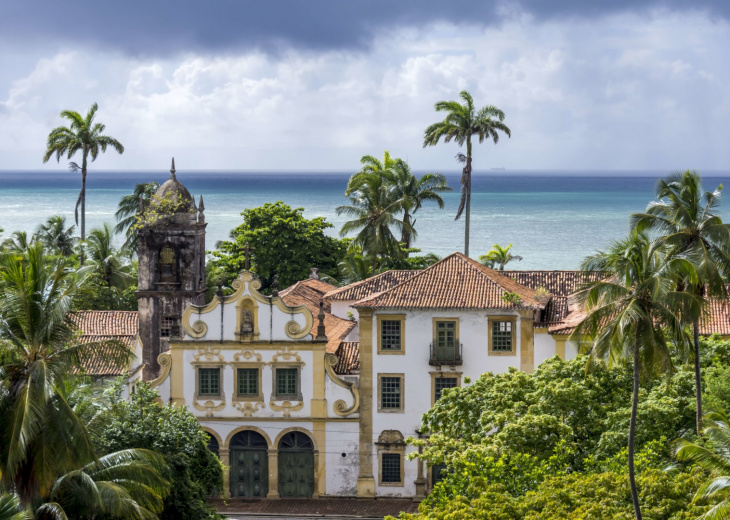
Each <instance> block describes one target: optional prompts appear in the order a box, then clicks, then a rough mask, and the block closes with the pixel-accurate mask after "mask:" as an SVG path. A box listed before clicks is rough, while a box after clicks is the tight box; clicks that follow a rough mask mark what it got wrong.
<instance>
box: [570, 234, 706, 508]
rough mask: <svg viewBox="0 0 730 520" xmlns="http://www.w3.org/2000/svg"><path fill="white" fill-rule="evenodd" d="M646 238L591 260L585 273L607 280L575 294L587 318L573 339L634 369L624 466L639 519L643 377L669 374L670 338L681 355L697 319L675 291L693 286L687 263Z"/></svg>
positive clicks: (635, 237) (685, 296)
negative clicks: (688, 326)
mask: <svg viewBox="0 0 730 520" xmlns="http://www.w3.org/2000/svg"><path fill="white" fill-rule="evenodd" d="M664 253H665V251H662V250H661V249H660V248H657V247H654V246H652V245H651V243H650V240H649V238H648V237H647V236H646V235H645V234H641V233H638V232H632V233H631V234H630V236H629V237H628V238H625V239H623V240H620V241H617V242H614V243H613V244H612V245H611V247H610V248H609V250H608V251H607V252H599V253H597V254H596V255H594V256H592V257H589V258H588V259H587V260H586V261H585V262H584V264H583V269H584V270H585V271H589V272H595V271H599V272H604V273H606V274H607V277H606V278H604V279H602V280H598V281H594V282H590V283H588V284H586V285H585V286H584V287H583V288H581V289H580V290H579V291H578V292H577V293H576V298H577V301H578V303H579V304H580V305H581V306H582V308H583V311H584V312H585V318H584V319H583V320H582V321H581V322H580V323H579V325H578V326H577V327H576V330H575V332H574V333H573V337H574V338H577V339H579V340H582V341H586V340H588V341H590V344H591V357H592V358H599V359H607V360H608V361H609V362H610V363H611V362H614V363H615V362H618V361H619V360H626V361H628V362H629V363H630V364H631V366H632V370H633V378H632V379H633V394H632V403H631V418H630V421H629V438H628V458H629V461H628V466H629V468H628V469H629V482H630V486H631V497H632V502H633V505H634V512H635V516H636V519H637V520H641V508H640V505H639V495H638V491H637V488H636V480H635V469H634V439H635V436H636V413H637V407H638V402H639V385H640V376H641V375H642V374H644V375H647V374H652V373H657V372H668V371H669V370H670V369H671V365H672V363H671V358H670V354H669V348H668V338H670V339H671V340H673V341H674V342H675V344H676V345H677V346H678V348H680V350H681V349H682V348H683V347H685V346H687V345H688V338H687V335H686V333H685V329H684V323H685V322H684V319H683V318H684V317H685V316H695V315H699V312H700V302H699V299H698V298H697V297H696V296H695V295H694V294H692V293H688V292H682V291H678V290H677V285H676V280H677V278H678V277H683V279H686V280H688V281H690V282H692V283H696V282H697V274H696V272H695V271H694V268H693V267H692V264H690V263H689V262H688V261H687V260H685V259H681V258H677V257H670V258H667V257H666V256H665V254H664Z"/></svg>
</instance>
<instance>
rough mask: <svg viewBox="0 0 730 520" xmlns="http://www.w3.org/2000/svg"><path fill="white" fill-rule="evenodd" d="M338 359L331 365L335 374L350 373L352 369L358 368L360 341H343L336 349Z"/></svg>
mask: <svg viewBox="0 0 730 520" xmlns="http://www.w3.org/2000/svg"><path fill="white" fill-rule="evenodd" d="M335 354H337V357H338V360H337V364H336V365H335V366H334V367H333V368H334V370H335V374H342V375H347V374H352V371H353V370H360V342H359V341H343V342H342V343H340V346H339V348H338V349H337V352H335Z"/></svg>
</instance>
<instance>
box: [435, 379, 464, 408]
mask: <svg viewBox="0 0 730 520" xmlns="http://www.w3.org/2000/svg"><path fill="white" fill-rule="evenodd" d="M430 374H431V407H433V405H434V404H436V380H437V379H446V378H449V379H456V387H455V388H460V387H461V376H462V372H430Z"/></svg>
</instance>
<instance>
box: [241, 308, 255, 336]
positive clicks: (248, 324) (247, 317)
mask: <svg viewBox="0 0 730 520" xmlns="http://www.w3.org/2000/svg"><path fill="white" fill-rule="evenodd" d="M241 334H242V335H244V336H251V335H252V334H253V318H252V317H251V311H250V310H248V309H244V310H243V323H242V324H241Z"/></svg>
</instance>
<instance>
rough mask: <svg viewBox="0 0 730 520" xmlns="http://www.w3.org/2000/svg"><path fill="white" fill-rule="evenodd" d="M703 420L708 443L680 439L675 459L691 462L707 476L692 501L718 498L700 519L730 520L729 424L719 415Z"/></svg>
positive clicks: (707, 416) (712, 414)
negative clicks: (708, 476) (704, 471)
mask: <svg viewBox="0 0 730 520" xmlns="http://www.w3.org/2000/svg"><path fill="white" fill-rule="evenodd" d="M704 420H705V421H704V422H705V427H704V429H703V433H704V435H705V436H706V437H707V443H703V444H695V443H693V442H690V441H688V440H685V439H680V440H678V441H677V443H676V445H675V457H676V459H677V460H678V461H680V462H693V463H695V464H697V465H698V466H700V467H702V468H704V469H705V470H707V472H708V473H709V474H710V479H709V480H708V481H706V482H705V483H704V484H703V485H702V486H701V487H700V488H699V489H698V490H697V493H696V494H695V501H697V500H701V499H710V500H713V499H717V498H719V499H720V500H719V502H718V503H717V504H716V505H714V506H713V507H712V508H711V509H710V510H709V511H707V512H706V513H705V514H704V515H702V516H701V517H700V518H701V519H703V520H705V519H706V520H722V519H726V518H730V421H728V418H727V416H726V415H725V414H724V413H722V412H712V413H709V414H707V415H705V416H704Z"/></svg>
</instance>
